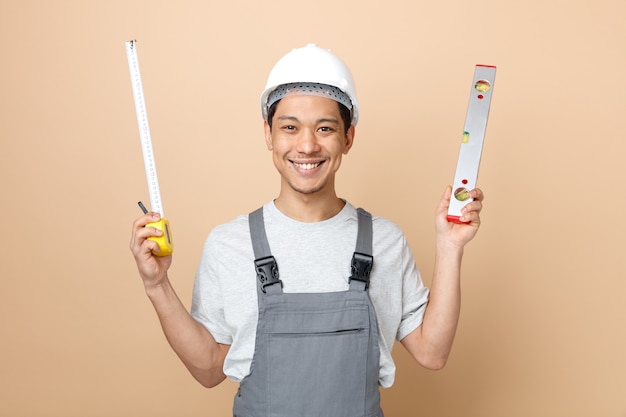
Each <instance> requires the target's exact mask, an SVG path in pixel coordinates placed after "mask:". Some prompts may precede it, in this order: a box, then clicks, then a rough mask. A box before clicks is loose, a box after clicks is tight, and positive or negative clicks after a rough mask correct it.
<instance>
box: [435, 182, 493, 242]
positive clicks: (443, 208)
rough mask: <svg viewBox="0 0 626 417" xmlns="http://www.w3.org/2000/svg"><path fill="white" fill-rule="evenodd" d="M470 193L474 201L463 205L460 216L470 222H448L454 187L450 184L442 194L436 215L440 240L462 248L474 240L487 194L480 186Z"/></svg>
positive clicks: (436, 227) (436, 225)
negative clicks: (485, 194)
mask: <svg viewBox="0 0 626 417" xmlns="http://www.w3.org/2000/svg"><path fill="white" fill-rule="evenodd" d="M469 193H470V197H471V198H473V199H474V201H472V202H470V203H468V204H467V205H465V207H463V209H462V210H461V218H460V220H461V221H462V222H469V223H468V224H457V223H451V222H448V219H447V215H448V207H449V206H450V198H451V196H452V187H451V186H448V187H447V188H446V191H445V192H444V193H443V196H441V200H440V201H439V206H438V207H437V211H436V215H435V230H436V232H437V239H438V240H440V239H444V240H446V241H448V243H450V244H453V245H455V246H458V247H460V248H462V247H464V246H465V245H466V244H467V242H469V241H470V240H472V239H473V238H474V236H475V235H476V232H478V228H479V227H480V211H481V210H482V209H483V203H482V202H483V200H484V198H485V196H484V194H483V192H482V190H480V189H479V188H474V189H473V190H471V191H470V192H469Z"/></svg>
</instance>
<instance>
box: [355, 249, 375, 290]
mask: <svg viewBox="0 0 626 417" xmlns="http://www.w3.org/2000/svg"><path fill="white" fill-rule="evenodd" d="M373 263H374V257H373V256H372V255H366V254H364V253H359V252H354V255H352V264H351V271H352V274H351V275H350V281H352V280H353V279H354V280H357V281H362V282H364V283H365V289H367V288H368V287H369V285H370V273H371V272H372V264H373Z"/></svg>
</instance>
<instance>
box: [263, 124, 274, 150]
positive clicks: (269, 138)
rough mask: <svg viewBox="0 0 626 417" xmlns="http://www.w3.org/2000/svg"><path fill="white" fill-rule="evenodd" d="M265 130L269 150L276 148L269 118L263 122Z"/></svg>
mask: <svg viewBox="0 0 626 417" xmlns="http://www.w3.org/2000/svg"><path fill="white" fill-rule="evenodd" d="M263 130H264V131H265V145H266V146H267V150H268V151H271V150H272V149H274V145H273V144H272V129H271V128H270V124H269V123H268V122H267V120H265V121H264V122H263Z"/></svg>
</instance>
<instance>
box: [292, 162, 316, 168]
mask: <svg viewBox="0 0 626 417" xmlns="http://www.w3.org/2000/svg"><path fill="white" fill-rule="evenodd" d="M294 164H295V165H296V166H297V167H298V168H300V169H313V168H317V167H318V166H319V165H320V163H319V162H318V163H315V164H299V163H297V162H294Z"/></svg>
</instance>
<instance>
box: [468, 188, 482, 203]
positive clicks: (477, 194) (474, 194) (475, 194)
mask: <svg viewBox="0 0 626 417" xmlns="http://www.w3.org/2000/svg"><path fill="white" fill-rule="evenodd" d="M469 195H470V197H471V198H472V199H474V200H478V201H483V200H484V199H485V195H484V194H483V190H481V189H480V188H474V189H473V190H471V191H470V192H469Z"/></svg>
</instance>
